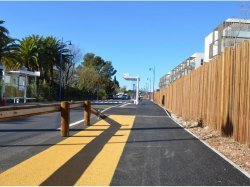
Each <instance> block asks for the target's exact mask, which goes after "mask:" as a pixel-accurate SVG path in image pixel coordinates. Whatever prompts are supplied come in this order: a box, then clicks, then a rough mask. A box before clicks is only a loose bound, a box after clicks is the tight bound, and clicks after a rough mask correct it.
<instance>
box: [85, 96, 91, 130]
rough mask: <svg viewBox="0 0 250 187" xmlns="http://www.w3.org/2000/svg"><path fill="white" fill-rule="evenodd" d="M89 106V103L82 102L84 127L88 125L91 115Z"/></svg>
mask: <svg viewBox="0 0 250 187" xmlns="http://www.w3.org/2000/svg"><path fill="white" fill-rule="evenodd" d="M90 109H91V105H90V101H84V125H87V126H88V125H90V115H91V110H90Z"/></svg>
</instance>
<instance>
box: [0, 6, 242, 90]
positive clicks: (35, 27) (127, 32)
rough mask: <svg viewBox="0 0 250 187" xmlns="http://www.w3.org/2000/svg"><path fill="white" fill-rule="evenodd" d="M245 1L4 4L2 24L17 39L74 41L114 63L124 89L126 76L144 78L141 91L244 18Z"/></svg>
mask: <svg viewBox="0 0 250 187" xmlns="http://www.w3.org/2000/svg"><path fill="white" fill-rule="evenodd" d="M242 5H243V3H242V2H239V1H238V2H232V1H231V2H214V1H213V2H0V10H1V11H0V20H5V21H6V24H5V26H6V27H7V28H8V29H9V31H10V35H11V36H12V37H14V38H19V39H20V38H23V37H25V36H28V35H31V34H39V35H43V36H49V35H53V36H56V37H58V38H59V39H60V38H62V37H63V38H64V40H71V41H72V43H74V44H75V45H77V46H78V47H79V48H80V49H81V50H82V52H83V54H85V53H87V52H93V53H95V54H96V55H99V56H101V57H102V58H103V59H105V60H110V61H112V64H113V66H114V67H115V68H116V69H117V79H118V81H119V82H120V85H121V86H123V85H126V86H127V88H128V89H131V88H132V82H127V81H125V80H123V78H122V76H123V74H124V73H129V74H130V75H139V76H140V77H141V83H140V87H141V88H144V87H145V85H146V82H147V78H150V77H151V78H152V76H153V75H152V72H150V71H149V68H150V67H153V66H155V69H156V78H155V80H156V81H155V87H158V82H159V79H160V77H161V76H163V75H164V74H166V73H167V72H168V71H170V70H171V69H172V68H174V67H175V66H177V65H178V64H179V63H180V62H182V61H183V60H185V59H186V58H187V57H189V56H190V55H192V54H193V53H195V52H203V51H204V38H205V37H206V36H207V35H208V34H209V33H210V32H211V31H212V30H213V29H214V28H215V27H216V26H217V25H219V24H220V23H221V22H223V21H224V20H225V19H227V18H229V17H242V16H243V13H244V12H242V10H241V6H242Z"/></svg>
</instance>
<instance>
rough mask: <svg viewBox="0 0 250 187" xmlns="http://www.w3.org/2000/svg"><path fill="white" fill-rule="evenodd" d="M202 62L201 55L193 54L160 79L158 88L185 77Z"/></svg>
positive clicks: (202, 55)
mask: <svg viewBox="0 0 250 187" xmlns="http://www.w3.org/2000/svg"><path fill="white" fill-rule="evenodd" d="M203 62H204V54H203V53H194V54H193V55H191V56H190V57H188V58H187V59H186V60H184V61H183V62H182V63H180V64H179V65H178V66H176V67H175V68H174V69H172V70H171V71H170V72H168V73H167V74H166V75H164V76H163V77H161V78H160V82H159V87H160V88H163V87H165V86H167V85H169V84H170V83H172V82H174V81H175V80H177V79H179V78H181V77H183V76H185V75H187V74H188V73H189V72H191V71H192V70H194V69H196V68H198V67H199V66H201V65H202V64H203Z"/></svg>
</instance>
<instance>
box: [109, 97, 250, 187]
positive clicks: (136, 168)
mask: <svg viewBox="0 0 250 187" xmlns="http://www.w3.org/2000/svg"><path fill="white" fill-rule="evenodd" d="M107 113H109V114H123V115H136V118H135V122H134V126H133V128H132V130H131V133H130V136H129V138H128V142H127V144H126V146H125V149H124V151H123V154H122V156H121V159H120V161H119V164H118V167H117V168H116V170H115V174H114V176H113V179H112V182H111V185H115V186H116V185H124V186H130V185H132V186H139V185H143V186H148V185H149V186H151V185H154V186H155V185H157V186H172V185H178V186H182V185H202V186H203V185H205V186H216V185H222V186H223V185H234V186H237V185H250V179H249V178H247V177H246V176H245V175H243V174H242V173H241V172H239V171H238V170H237V169H236V168H234V167H233V166H232V165H231V164H229V163H228V162H226V161H225V160H224V159H223V158H221V157H220V156H219V155H217V154H216V153H215V152H213V151H212V150H211V149H209V148H208V147H206V146H205V145H204V144H203V143H201V142H200V141H199V140H198V139H196V138H195V137H193V136H192V135H191V134H189V133H188V132H187V131H185V130H184V129H183V128H182V127H180V126H179V125H177V124H176V123H175V122H174V121H172V119H171V118H169V117H168V116H167V115H166V112H165V111H164V110H163V109H161V108H160V107H159V106H157V105H155V104H153V103H152V102H150V101H146V100H143V101H142V102H141V103H140V104H139V105H138V107H132V106H127V108H126V106H125V107H123V108H120V109H111V110H109V111H107Z"/></svg>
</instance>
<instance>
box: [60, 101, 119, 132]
mask: <svg viewBox="0 0 250 187" xmlns="http://www.w3.org/2000/svg"><path fill="white" fill-rule="evenodd" d="M117 106H119V105H115V106H111V107H108V108H106V109H104V110H102V111H101V112H105V111H107V110H109V109H111V108H114V107H117ZM93 117H95V116H92V117H91V118H93ZM83 122H84V119H82V120H79V121H76V122H74V123H70V124H69V126H70V127H73V126H75V125H78V124H80V123H83ZM57 130H61V127H58V128H57Z"/></svg>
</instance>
